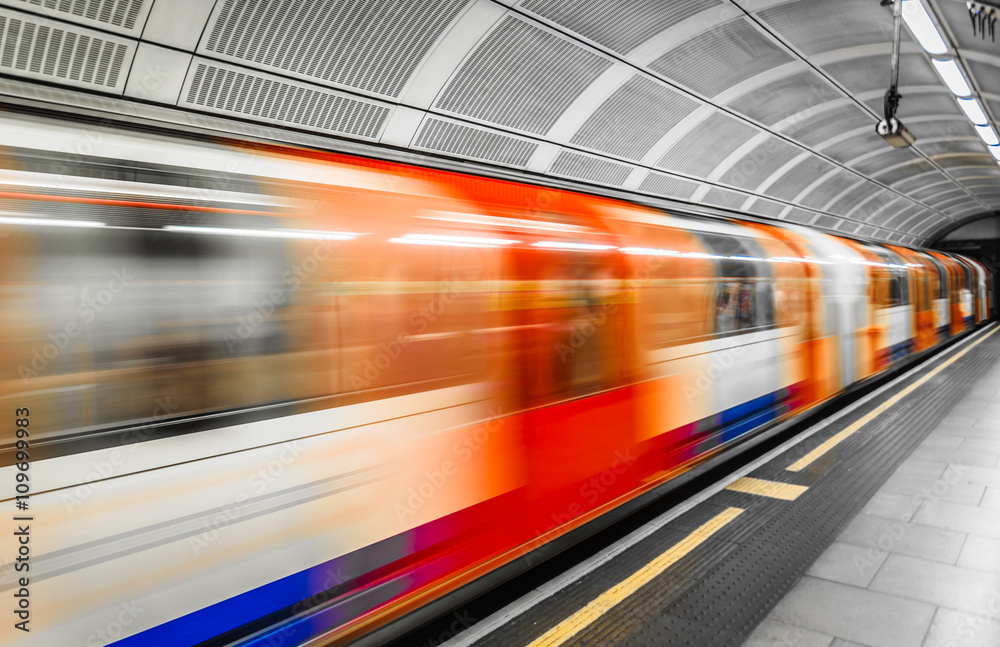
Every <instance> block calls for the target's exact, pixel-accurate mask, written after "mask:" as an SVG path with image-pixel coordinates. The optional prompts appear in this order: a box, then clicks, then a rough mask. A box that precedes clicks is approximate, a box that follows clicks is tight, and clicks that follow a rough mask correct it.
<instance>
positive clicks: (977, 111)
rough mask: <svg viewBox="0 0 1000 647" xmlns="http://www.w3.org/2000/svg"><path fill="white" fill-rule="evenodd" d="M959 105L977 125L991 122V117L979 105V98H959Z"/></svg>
mask: <svg viewBox="0 0 1000 647" xmlns="http://www.w3.org/2000/svg"><path fill="white" fill-rule="evenodd" d="M958 105H959V106H961V108H962V111H963V112H964V113H965V115H966V116H967V117H968V118H969V121H971V122H972V123H974V124H976V125H977V126H985V125H986V124H988V123H990V120H989V117H987V116H986V113H985V112H983V107H982V106H981V105H979V101H978V100H977V99H959V100H958Z"/></svg>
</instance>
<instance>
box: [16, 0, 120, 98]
mask: <svg viewBox="0 0 1000 647" xmlns="http://www.w3.org/2000/svg"><path fill="white" fill-rule="evenodd" d="M133 53H134V45H133V44H132V43H131V42H129V41H127V40H125V39H124V38H118V37H115V36H106V35H103V34H100V35H97V34H96V33H95V32H91V31H90V30H86V29H67V28H66V27H65V25H63V24H62V23H56V22H51V21H48V20H42V19H39V18H35V17H33V16H28V15H26V14H21V13H18V12H15V11H8V10H6V9H0V72H3V73H7V74H13V75H16V76H24V77H28V78H33V79H41V80H44V81H51V82H54V83H61V84H64V85H73V86H79V87H84V88H90V89H97V90H104V91H109V90H110V91H115V92H116V93H119V94H120V93H121V89H122V87H123V86H124V84H125V75H123V74H122V70H123V68H124V67H125V65H126V62H127V61H131V59H132V55H133Z"/></svg>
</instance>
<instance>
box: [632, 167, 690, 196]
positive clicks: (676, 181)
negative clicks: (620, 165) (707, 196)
mask: <svg viewBox="0 0 1000 647" xmlns="http://www.w3.org/2000/svg"><path fill="white" fill-rule="evenodd" d="M697 190H698V183H697V182H692V181H690V180H684V179H681V178H679V177H673V176H671V175H665V174H663V173H657V172H655V171H650V173H649V174H648V175H647V176H646V179H645V180H643V181H642V184H640V185H639V191H640V192H641V193H653V194H655V195H662V196H666V197H668V198H677V199H678V200H689V199H690V198H691V196H692V195H694V192H695V191H697Z"/></svg>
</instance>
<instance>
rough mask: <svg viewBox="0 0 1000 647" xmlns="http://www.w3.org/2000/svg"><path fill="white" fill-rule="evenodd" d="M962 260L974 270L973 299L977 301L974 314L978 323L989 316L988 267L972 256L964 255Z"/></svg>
mask: <svg viewBox="0 0 1000 647" xmlns="http://www.w3.org/2000/svg"><path fill="white" fill-rule="evenodd" d="M962 260H964V261H965V262H966V264H967V265H969V267H971V268H972V270H973V275H974V289H973V295H974V299H973V301H974V303H975V308H974V310H975V314H974V316H975V321H976V323H980V322H982V321H984V320H986V319H987V318H988V316H989V315H988V314H987V307H988V301H989V297H988V296H987V295H988V292H989V287H988V285H987V281H986V277H987V272H986V269H985V268H984V267H983V266H982V265H981V264H980V263H979V262H978V261H975V260H973V259H971V258H966V257H964V256H963V257H962Z"/></svg>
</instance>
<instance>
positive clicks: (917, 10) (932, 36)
mask: <svg viewBox="0 0 1000 647" xmlns="http://www.w3.org/2000/svg"><path fill="white" fill-rule="evenodd" d="M903 20H904V21H905V22H906V26H907V27H909V28H910V32H911V33H912V34H913V35H914V36H915V37H916V39H917V42H919V43H920V46H921V47H923V48H924V49H925V50H927V53H928V54H947V53H948V45H947V44H946V43H945V42H944V38H942V37H941V32H940V31H938V28H937V25H935V24H934V20H933V19H932V18H931V16H930V14H929V13H927V8H926V7H925V6H924V3H923V2H921V1H920V0H903Z"/></svg>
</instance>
